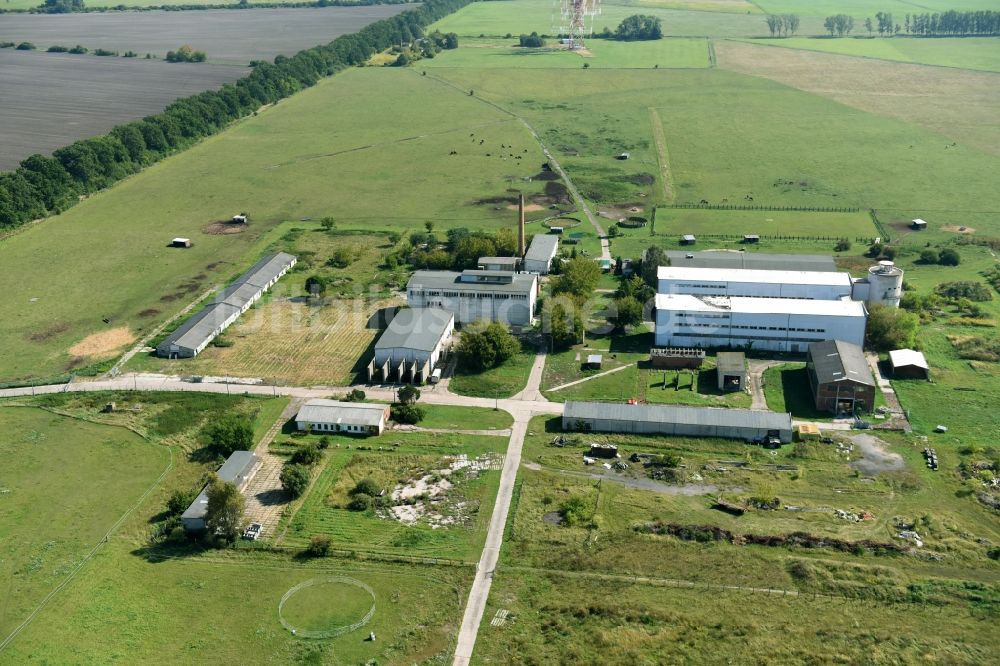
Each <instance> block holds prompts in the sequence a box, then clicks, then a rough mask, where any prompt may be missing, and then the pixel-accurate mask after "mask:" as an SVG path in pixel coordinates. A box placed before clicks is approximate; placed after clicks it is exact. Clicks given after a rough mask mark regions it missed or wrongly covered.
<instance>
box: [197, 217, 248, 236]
mask: <svg viewBox="0 0 1000 666" xmlns="http://www.w3.org/2000/svg"><path fill="white" fill-rule="evenodd" d="M249 226H250V225H249V224H244V223H242V222H233V221H232V220H217V221H215V222H212V223H210V224H209V225H208V226H206V227H205V228H204V229H202V230H201V233H203V234H208V235H209V236H228V235H229V234H241V233H243V232H244V231H246V230H247V228H248V227H249Z"/></svg>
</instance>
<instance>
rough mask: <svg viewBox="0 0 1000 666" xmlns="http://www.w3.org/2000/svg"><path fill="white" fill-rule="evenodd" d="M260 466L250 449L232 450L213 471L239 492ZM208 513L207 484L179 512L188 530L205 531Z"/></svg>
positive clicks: (258, 460)
mask: <svg viewBox="0 0 1000 666" xmlns="http://www.w3.org/2000/svg"><path fill="white" fill-rule="evenodd" d="M259 468H260V459H259V458H258V457H257V456H256V455H254V454H253V453H252V452H250V451H233V452H232V453H231V454H230V456H229V457H228V458H227V459H226V462H224V463H223V464H222V467H220V468H219V471H217V472H216V473H215V475H216V476H218V477H219V479H221V480H222V481H226V482H228V483H232V484H234V485H235V486H236V487H237V488H238V489H239V490H240V492H242V491H243V489H244V488H246V486H247V484H248V483H250V479H252V478H253V475H254V474H256V473H257V470H258V469H259ZM207 513H208V486H205V487H204V488H203V489H202V491H201V493H200V494H199V495H198V497H197V498H196V499H195V500H194V501H193V502H191V506H189V507H188V508H187V510H185V511H184V513H182V514H181V522H182V523H184V529H185V530H187V531H188V532H203V531H205V515H206V514H207Z"/></svg>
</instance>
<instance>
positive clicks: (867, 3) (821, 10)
mask: <svg viewBox="0 0 1000 666" xmlns="http://www.w3.org/2000/svg"><path fill="white" fill-rule="evenodd" d="M755 4H757V6H758V7H760V8H761V10H762V11H764V12H765V13H767V14H789V13H792V14H795V13H798V14H803V15H807V16H830V15H831V14H847V15H849V16H854V17H861V18H862V19H863V18H864V17H866V16H870V17H873V18H874V16H875V12H879V11H882V12H890V13H891V14H892V15H893V17H897V16H898V17H902V16H903V15H904V14H912V13H923V12H932V13H933V12H943V11H947V10H949V9H955V10H960V11H962V10H964V11H972V10H976V9H995V8H996V5H995V4H993V3H991V2H990V0H955V1H953V0H929V1H928V2H921V3H920V4H919V5H914V4H912V3H910V2H906V1H905V0H843V2H842V1H841V0H815V1H810V2H803V1H802V0H759V1H758V2H756V3H755ZM858 28H860V26H858Z"/></svg>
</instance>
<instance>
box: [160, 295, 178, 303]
mask: <svg viewBox="0 0 1000 666" xmlns="http://www.w3.org/2000/svg"><path fill="white" fill-rule="evenodd" d="M181 296H182V294H166V295H165V296H160V300H161V301H163V302H164V303H173V302H174V301H176V300H177V299H179V298H180V297H181Z"/></svg>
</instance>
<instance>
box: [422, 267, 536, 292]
mask: <svg viewBox="0 0 1000 666" xmlns="http://www.w3.org/2000/svg"><path fill="white" fill-rule="evenodd" d="M492 272H498V271H492ZM461 276H462V273H456V272H455V271H416V272H415V273H414V274H413V277H411V278H410V281H409V282H407V283H406V288H407V290H410V289H424V290H427V289H447V290H449V291H456V292H473V293H475V292H483V291H494V292H504V293H515V294H531V292H532V291H533V290H534V289H535V283H536V281H537V280H538V276H537V275H531V274H528V273H514V275H513V279H512V280H511V281H510V282H462V281H461V279H460V278H461Z"/></svg>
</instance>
